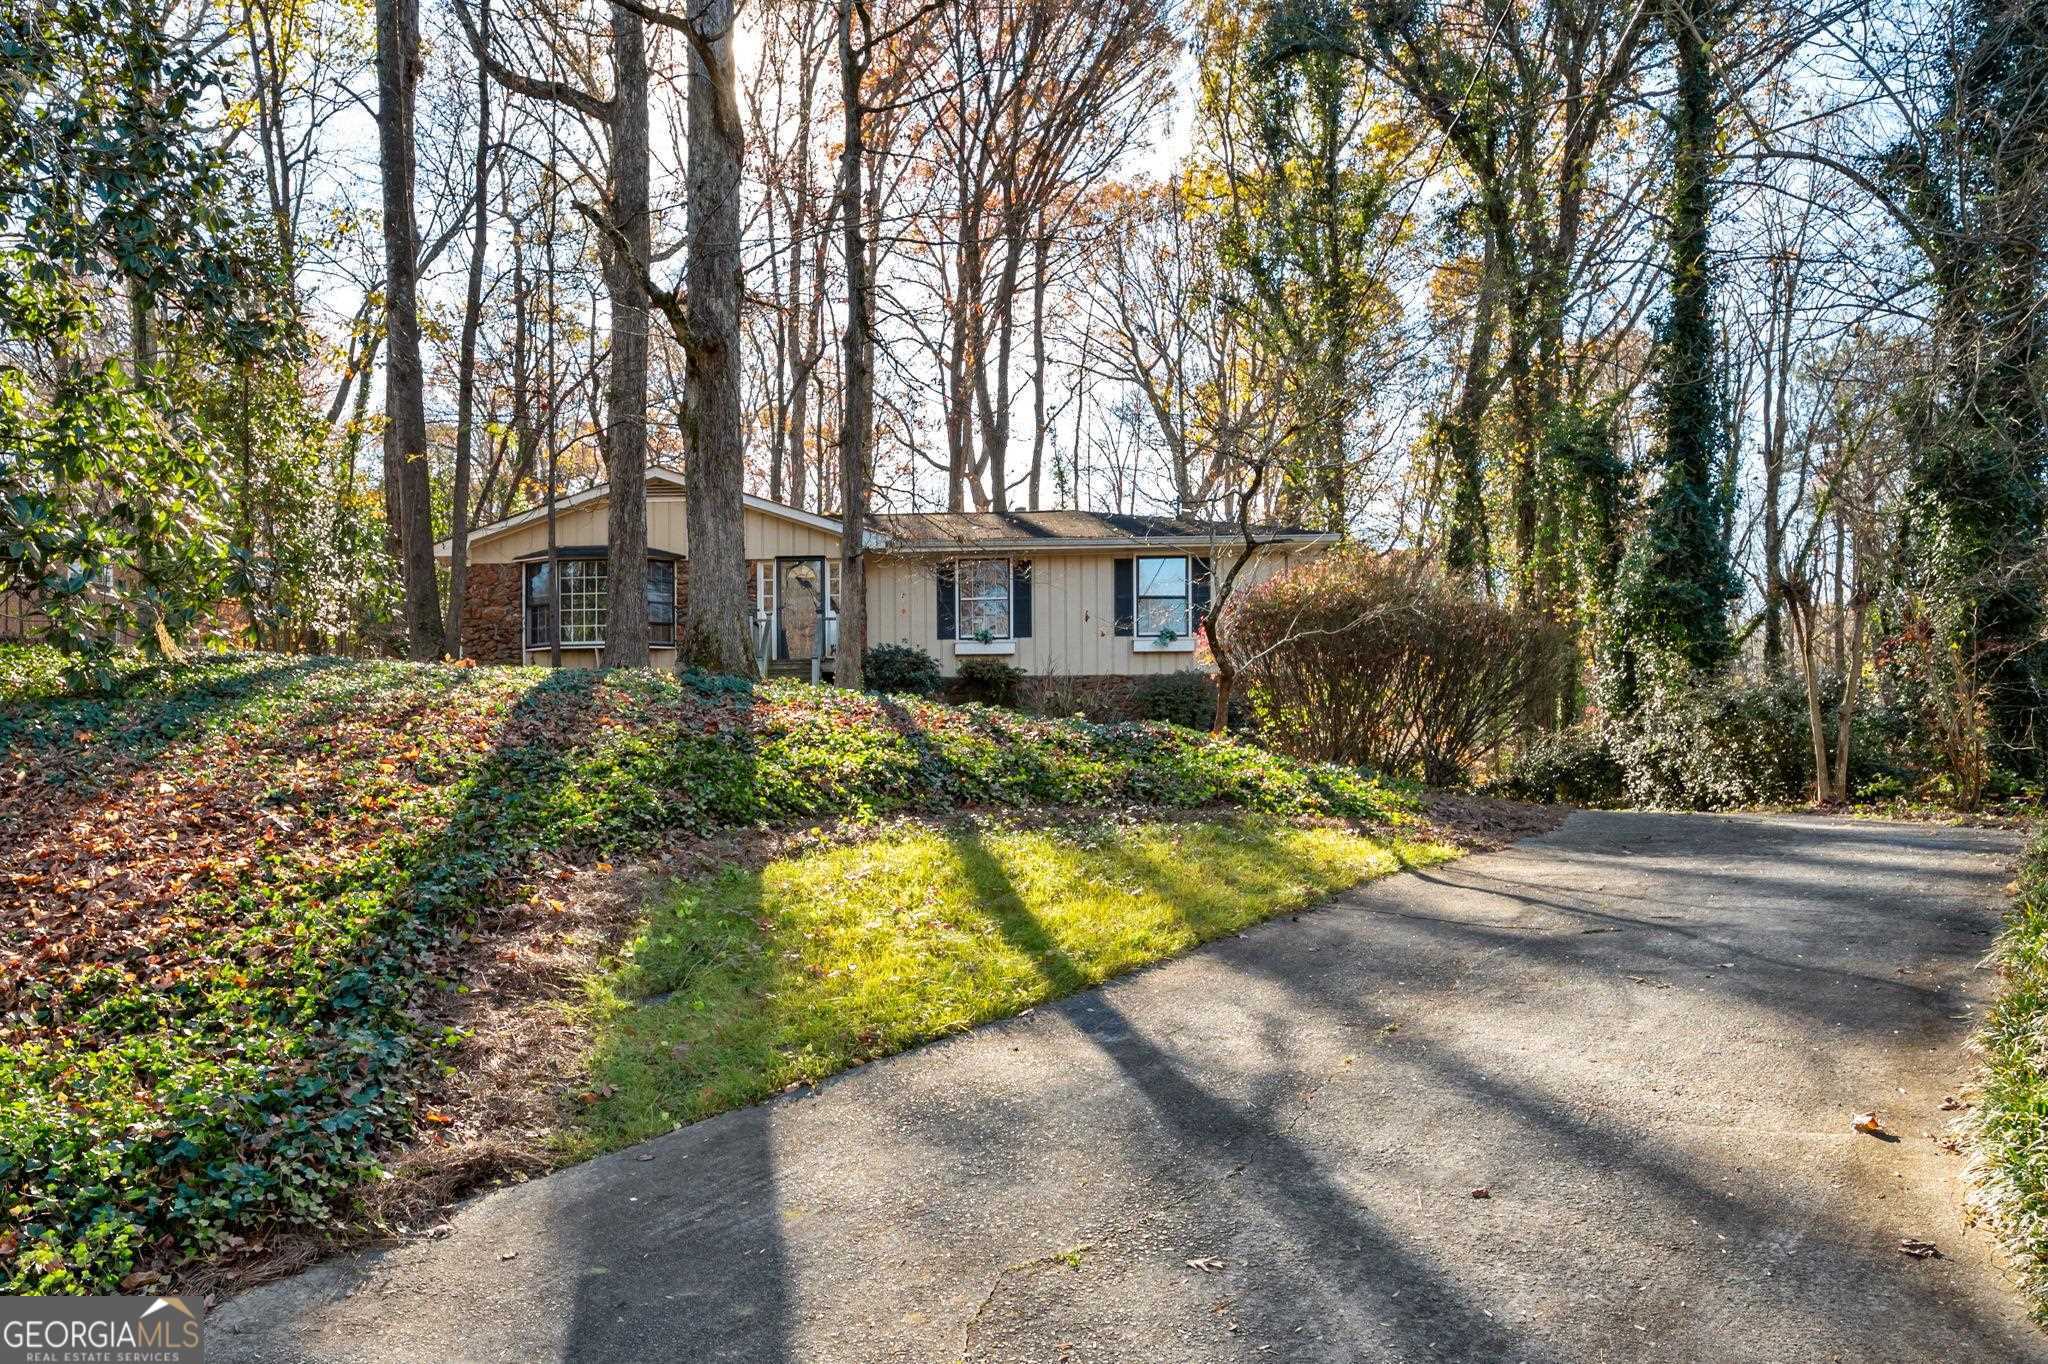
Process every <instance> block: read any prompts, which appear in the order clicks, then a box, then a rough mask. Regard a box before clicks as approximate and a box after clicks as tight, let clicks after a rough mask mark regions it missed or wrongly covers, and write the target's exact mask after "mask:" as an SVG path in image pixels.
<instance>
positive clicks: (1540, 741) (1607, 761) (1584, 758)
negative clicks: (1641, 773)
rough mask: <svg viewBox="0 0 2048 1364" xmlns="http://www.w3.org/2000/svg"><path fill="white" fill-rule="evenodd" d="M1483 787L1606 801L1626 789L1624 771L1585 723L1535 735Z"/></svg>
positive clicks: (1530, 796) (1543, 797)
mask: <svg viewBox="0 0 2048 1364" xmlns="http://www.w3.org/2000/svg"><path fill="white" fill-rule="evenodd" d="M1487 789H1488V791H1489V793H1491V794H1497V795H1504V796H1510V797H1513V798H1515V799H1517V800H1534V801H1541V802H1544V803H1546V804H1548V803H1551V802H1558V803H1561V804H1565V805H1612V804H1615V803H1617V802H1619V801H1620V800H1621V799H1622V797H1623V795H1624V794H1625V793H1626V774H1625V773H1624V772H1623V771H1622V769H1621V764H1620V763H1619V762H1617V761H1616V760H1615V757H1614V754H1613V753H1612V752H1611V751H1610V750H1609V749H1608V747H1607V742H1606V738H1605V736H1604V735H1603V734H1602V733H1601V731H1600V730H1598V729H1597V728H1595V727H1593V726H1590V725H1574V726H1572V727H1571V728H1570V729H1561V730H1557V731H1555V732H1553V733H1549V734H1542V735H1538V736H1537V737H1536V739H1535V740H1533V741H1532V742H1531V743H1530V744H1529V745H1528V747H1526V748H1524V749H1523V750H1522V752H1521V754H1520V756H1519V757H1517V758H1516V760H1515V764H1514V766H1513V767H1512V768H1511V769H1510V770H1509V772H1508V774H1507V775H1506V776H1505V777H1504V778H1502V779H1501V780H1500V781H1497V782H1494V783H1492V784H1491V785H1490V786H1489V787H1488V788H1487Z"/></svg>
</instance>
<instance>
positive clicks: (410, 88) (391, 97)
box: [377, 0, 443, 659]
mask: <svg viewBox="0 0 2048 1364" xmlns="http://www.w3.org/2000/svg"><path fill="white" fill-rule="evenodd" d="M419 73H420V30H419V7H418V4H417V0H377V152H378V162H379V165H380V166H381V168H382V174H383V186H384V278H385V286H384V287H385V311H384V316H385V324H384V327H385V334H386V335H387V336H388V337H389V341H388V343H387V344H386V346H385V360H384V422H385V425H384V478H385V482H386V485H387V487H389V488H391V489H394V490H396V494H397V496H396V499H395V501H396V507H397V513H398V514H397V517H396V525H397V536H396V540H397V549H398V557H399V562H400V565H401V571H402V573H403V575H404V581H405V635H406V651H407V653H408V654H409V655H410V656H411V657H413V658H415V659H436V658H439V657H440V656H441V650H442V644H443V641H442V620H441V602H440V583H439V580H438V579H437V577H436V576H435V572H434V532H433V521H432V510H433V508H432V494H431V490H430V488H429V486H428V480H427V408H426V379H425V373H424V371H423V370H422V368H421V364H420V318H419V229H418V226H417V224H416V222H415V220H414V217H413V166H414V159H415V145H414V141H413V115H414V111H415V109H416V107H417V103H418V81H419ZM387 505H389V501H387Z"/></svg>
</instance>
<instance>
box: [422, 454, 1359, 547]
mask: <svg viewBox="0 0 2048 1364" xmlns="http://www.w3.org/2000/svg"><path fill="white" fill-rule="evenodd" d="M610 493H611V485H610V484H609V483H597V484H593V485H592V486H590V487H588V488H585V489H584V490H583V491H581V492H578V493H571V494H570V495H569V496H567V497H558V498H556V499H555V514H556V515H558V516H559V515H561V514H562V513H563V512H567V511H573V510H575V509H576V508H578V507H583V506H587V505H589V504H590V503H592V502H601V501H603V500H604V499H605V498H606V497H607V496H609V495H610ZM647 495H648V496H649V497H681V496H682V495H683V471H682V470H680V469H677V468H672V467H671V466H669V465H666V464H650V465H649V466H648V467H647ZM742 500H743V502H744V503H745V505H746V507H747V509H748V510H749V511H757V512H760V513H762V514H763V515H766V516H774V517H779V518H781V519H782V520H785V521H793V522H795V523H796V524H798V525H800V526H809V527H811V528H812V529H814V530H821V531H825V532H827V533H828V534H831V535H837V534H839V529H840V522H839V519H838V518H837V517H832V516H821V515H819V514H818V513H816V512H808V511H804V510H802V509H801V508H798V507H792V506H788V505H786V504H784V503H781V502H773V501H770V500H769V499H768V498H765V497H756V496H755V495H754V494H752V493H747V494H745V496H744V497H743V499H742ZM547 514H548V509H547V506H546V504H542V505H541V506H538V507H529V508H527V509H526V510H525V511H523V512H518V513H516V514H514V515H512V516H508V517H505V518H504V519H503V520H501V521H493V522H491V523H490V524H489V525H487V526H478V527H476V528H475V529H474V530H472V531H470V533H469V542H470V544H472V545H475V544H478V543H480V542H482V541H485V540H491V539H495V538H496V537H498V536H500V535H504V534H506V533H508V532H510V531H515V530H518V529H519V528H520V527H522V526H530V525H532V524H534V523H535V522H537V521H545V520H546V519H547ZM868 520H869V527H870V529H869V531H868V548H870V549H878V550H885V551H886V550H897V551H902V552H905V553H916V552H919V551H944V550H961V549H978V550H981V549H985V550H1030V549H1127V548H1131V547H1133V546H1143V545H1158V546H1161V547H1165V548H1173V549H1188V548H1197V549H1199V548H1202V547H1204V546H1208V545H1215V544H1219V543H1222V544H1228V543H1233V542H1235V541H1236V540H1237V539H1238V538H1239V533H1238V529H1237V527H1236V526H1235V525H1233V524H1231V523H1229V522H1226V521H1200V520H1196V519H1195V518H1193V517H1186V516H1140V515H1136V514H1131V513H1124V512H1092V511H1025V512H881V513H878V514H875V515H873V516H871V517H869V519H868ZM1252 529H1253V533H1254V534H1256V535H1257V536H1258V537H1259V539H1260V540H1261V541H1275V540H1279V541H1299V542H1310V541H1317V540H1326V539H1329V538H1330V537H1329V536H1328V535H1326V534H1324V533H1323V532H1321V531H1313V530H1306V529H1303V528H1301V527H1299V526H1254V527H1253V528H1252ZM453 552H454V544H453V542H452V541H448V540H443V541H441V542H440V543H438V544H436V545H435V546H434V553H435V555H436V556H438V557H442V558H445V557H447V556H448V555H450V554H452V553H453Z"/></svg>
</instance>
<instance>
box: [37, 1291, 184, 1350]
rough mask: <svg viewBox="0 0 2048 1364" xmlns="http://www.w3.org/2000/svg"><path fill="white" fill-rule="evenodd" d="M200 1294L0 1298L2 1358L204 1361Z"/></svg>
mask: <svg viewBox="0 0 2048 1364" xmlns="http://www.w3.org/2000/svg"><path fill="white" fill-rule="evenodd" d="M205 1311H206V1308H205V1305H204V1304H203V1303H201V1302H200V1301H199V1300H198V1299H197V1298H0V1364H201V1359H200V1354H201V1349H202V1343H201V1341H202V1335H203V1329H202V1328H203V1323H202V1322H201V1317H202V1316H203V1315H204V1313H205Z"/></svg>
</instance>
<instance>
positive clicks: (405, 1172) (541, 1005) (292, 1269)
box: [183, 793, 1567, 1301]
mask: <svg viewBox="0 0 2048 1364" xmlns="http://www.w3.org/2000/svg"><path fill="white" fill-rule="evenodd" d="M1424 810H1425V813H1424V817H1423V820H1422V822H1421V823H1420V824H1419V825H1413V826H1408V827H1406V828H1404V829H1403V832H1404V833H1406V834H1411V835H1413V836H1416V837H1423V838H1433V839H1437V840H1440V841H1442V842H1446V843H1450V844H1453V845H1456V846H1457V847H1459V848H1462V849H1463V850H1465V851H1467V852H1489V851H1493V850H1496V849H1498V848H1502V847H1505V846H1507V845H1508V844H1510V843H1513V842H1515V841H1516V840H1517V839H1521V838H1525V837H1529V836H1531V835H1534V834H1538V833H1542V832H1546V831H1547V830H1549V829H1552V828H1555V827H1556V826H1557V825H1558V824H1560V823H1562V822H1563V820H1564V817H1565V814H1566V813H1567V812H1566V811H1564V810H1561V809H1558V808H1556V807H1554V806H1541V805H1526V804H1521V803H1518V802H1513V801H1500V800H1491V799H1487V798H1485V797H1476V796H1454V795H1449V794H1434V793H1433V794H1431V795H1429V796H1427V797H1426V798H1425V800H1424ZM1241 814H1242V811H1240V810H1237V809H1235V808H1228V807H1205V808H1197V809H1171V808H1160V807H1155V806H1131V807H1127V808H1125V809H1121V810H1112V811H1108V812H1104V811H1102V810H1099V809H1090V810H1088V811H1085V812H1082V814H1081V815H1080V816H1079V817H1082V818H1086V819H1089V820H1091V821H1095V822H1099V821H1101V820H1104V819H1107V820H1110V821H1113V822H1116V823H1122V824H1140V823H1146V824H1158V823H1166V822H1171V821H1199V820H1213V819H1221V818H1231V817H1235V816H1238V815H1241ZM1076 817H1077V816H1076V815H1075V814H1074V813H1073V812H1070V811H1063V810H1058V809H1043V810H1025V811H1018V810H1004V811H1000V812H967V813H962V814H956V815H950V816H945V817H932V816H916V815H906V816H900V817H896V818H891V819H887V820H879V821H874V820H870V821H852V820H832V821H821V822H817V823H812V824H807V825H802V826H796V827H789V828H756V829H742V830H733V831H726V832H723V833H720V834H714V835H704V834H696V835H686V834H676V835H673V836H671V837H670V838H668V839H667V840H666V841H665V842H664V843H663V844H662V846H661V847H660V848H659V849H658V850H657V851H655V852H654V853H652V854H651V855H648V856H645V857H641V858H638V859H635V860H633V861H630V862H622V863H617V864H614V863H609V862H599V863H596V864H594V865H591V866H580V867H579V866H576V865H573V864H571V863H569V862H566V861H558V862H555V863H554V864H553V865H547V866H543V867H541V868H540V869H538V871H537V872H536V874H535V875H534V877H533V878H531V879H529V880H528V881H527V882H526V883H525V885H524V886H522V887H521V888H520V891H519V892H518V893H517V894H515V895H514V896H513V897H511V898H510V899H508V900H507V901H505V902H503V903H500V904H498V905H495V906H493V907H491V908H489V909H486V910H485V911H483V913H482V914H481V915H480V916H479V922H478V925H477V927H476V929H475V930H474V932H473V933H472V935H471V937H470V941H469V943H468V950H467V951H466V952H465V953H464V954H463V955H464V956H465V957H466V958H467V962H468V966H467V970H466V972H465V974H464V976H463V979H462V980H461V982H460V987H459V988H457V989H451V990H447V991H443V992H441V993H440V994H438V995H436V996H435V997H434V999H433V1000H432V1001H431V1002H429V1003H428V1005H427V1006H426V1012H425V1018H424V1022H425V1025H426V1028H425V1030H426V1031H428V1032H430V1033H433V1032H439V1031H441V1030H442V1029H449V1030H452V1031H453V1033H454V1035H457V1036H459V1037H460V1039H461V1040H460V1041H459V1042H458V1043H457V1044H456V1045H454V1046H453V1047H451V1048H450V1049H448V1050H447V1051H446V1052H445V1053H444V1062H445V1065H446V1069H445V1071H444V1072H443V1074H442V1075H441V1076H440V1077H439V1078H438V1079H437V1080H435V1081H433V1082H431V1083H429V1084H428V1085H427V1086H426V1087H425V1091H424V1095H423V1102H424V1105H425V1112H426V1114H427V1121H426V1122H425V1123H423V1124H422V1125H421V1127H420V1129H419V1131H418V1133H417V1134H416V1135H415V1137H414V1138H413V1140H412V1141H410V1142H409V1143H408V1144H406V1145H405V1146H403V1147H401V1148H400V1149H399V1150H398V1151H396V1152H395V1153H393V1155H392V1157H391V1158H390V1160H389V1161H388V1162H387V1163H386V1167H385V1168H386V1172H387V1177H386V1178H384V1179H382V1180H379V1181H377V1182H375V1183H373V1184H371V1185H369V1186H368V1187H366V1188H365V1190H364V1193H363V1198H362V1216H361V1218H360V1219H359V1220H357V1221H355V1222H353V1223H351V1224H349V1225H346V1226H342V1227H337V1228H329V1229H321V1230H313V1231H303V1230H280V1231H278V1232H276V1233H274V1234H272V1235H271V1236H269V1237H267V1238H266V1239H264V1240H263V1241H261V1242H259V1243H252V1244H250V1245H247V1246H242V1247H238V1248H235V1249H232V1250H230V1251H229V1252H227V1253H226V1254H225V1255H223V1256H222V1257H220V1258H219V1259H218V1260H217V1261H215V1262H213V1263H212V1264H209V1265H205V1266H201V1267H198V1268H196V1269H195V1270H194V1271H193V1272H192V1273H191V1274H190V1275H189V1276H188V1277H187V1279H186V1282H185V1284H184V1285H183V1286H184V1287H185V1289H186V1290H187V1291H192V1292H199V1293H204V1294H205V1295H206V1296H207V1297H208V1300H209V1301H217V1300H218V1299H220V1298H222V1297H225V1296H228V1295H230V1294H233V1293H238V1292H241V1291H243V1290H245V1289H248V1288H252V1287H255V1286H256V1285H257V1284H260V1283H264V1282H268V1281H270V1280H274V1279H277V1278H281V1277H283V1276H285V1275H288V1274H293V1273H296V1272H298V1271H299V1270H301V1269H304V1268H306V1267H307V1266H308V1265H310V1264H312V1263H314V1262H316V1261H318V1260H319V1259H321V1258H323V1257H324V1256H326V1255H329V1254H332V1253H334V1252H335V1251H338V1250H341V1249H345V1248H348V1247H351V1246H363V1245H375V1244H391V1243H394V1242H396V1241H399V1240H402V1239H405V1238H408V1237H416V1236H434V1235H439V1234H441V1233H442V1231H443V1229H444V1228H445V1226H446V1219H447V1215H448V1213H449V1211H450V1210H451V1209H452V1207H453V1206H454V1204H456V1203H457V1202H459V1201H460V1200H462V1199H463V1198H465V1197H467V1196H469V1195H471V1194H474V1193H477V1192H479V1191H481V1190H483V1189H486V1188H489V1187H493V1186H496V1185H501V1184H505V1183H519V1182H524V1181H525V1180H527V1179H531V1178H533V1177H534V1176H536V1175H540V1174H544V1173H546V1172H547V1171H549V1170H551V1169H554V1168H556V1167H557V1166H559V1165H561V1164H563V1163H565V1160H567V1159H570V1158H572V1157H570V1155H569V1150H568V1147H567V1144H566V1143H565V1142H564V1140H563V1136H564V1134H565V1132H566V1130H567V1129H568V1128H569V1127H570V1126H571V1125H572V1123H573V1121H574V1118H575V1115H576V1113H577V1111H578V1109H579V1108H580V1107H581V1105H582V1104H583V1103H584V1099H583V1095H585V1094H586V1093H587V1092H588V1090H587V1085H588V1069H587V1068H588V1052H589V1047H590V1044H591V1042H592V1036H591V1033H590V1031H589V1028H588V1026H587V1022H586V1020H585V1017H584V1012H583V1010H584V1005H585V983H586V981H587V980H588V979H589V977H590V976H591V975H592V974H593V973H595V972H596V971H598V970H599V969H600V966H601V963H602V962H603V961H604V960H605V959H607V958H608V957H611V956H613V955H614V954H616V953H617V952H618V951H619V950H620V948H622V947H623V946H624V945H625V944H626V943H627V942H628V941H629V940H630V939H631V938H632V936H633V935H634V933H636V932H637V931H638V930H639V928H640V925H641V923H642V921H643V919H644V917H645V915H644V910H643V907H644V905H645V904H646V903H647V902H648V901H649V899H650V898H652V897H653V896H654V895H655V893H656V892H657V891H659V890H660V889H661V888H663V887H664V886H666V885H668V884H669V883H672V882H676V881H689V880H695V879H697V878H699V877H702V876H706V875H709V874H712V873H714V872H717V871H720V870H723V869H726V868H732V867H737V868H740V869H742V870H744V871H749V872H758V871H760V870H762V869H763V868H765V867H766V866H767V865H768V864H769V863H771V862H774V861H777V860H779V859H782V858H787V857H793V856H798V855H801V854H802V853H804V852H808V851H812V850H814V849H818V848H824V847H830V846H835V845H841V844H847V843H854V842H859V841H861V840H864V839H869V838H874V837H878V836H881V835H884V834H887V833H892V832H896V831H899V830H905V829H930V830H937V831H945V830H950V829H959V828H966V827H974V826H985V825H989V824H996V825H1000V826H1001V827H1003V828H1009V829H1020V828H1043V827H1050V826H1059V825H1065V824H1070V823H1072V822H1073V820H1074V819H1075V818H1076ZM1292 822H1294V823H1296V824H1300V825H1303V826H1307V825H1326V826H1332V827H1347V828H1353V829H1357V830H1359V831H1362V832H1363V831H1375V830H1374V826H1372V825H1369V824H1367V823H1366V822H1364V821H1359V820H1344V819H1326V818H1317V817H1313V816H1304V817H1301V818H1298V819H1296V820H1294V821H1292ZM1377 831H1382V832H1383V831H1384V830H1383V829H1381V830H1377Z"/></svg>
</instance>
